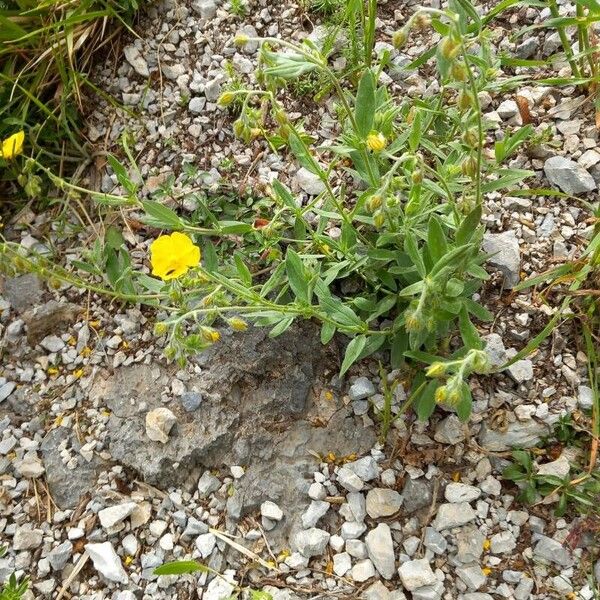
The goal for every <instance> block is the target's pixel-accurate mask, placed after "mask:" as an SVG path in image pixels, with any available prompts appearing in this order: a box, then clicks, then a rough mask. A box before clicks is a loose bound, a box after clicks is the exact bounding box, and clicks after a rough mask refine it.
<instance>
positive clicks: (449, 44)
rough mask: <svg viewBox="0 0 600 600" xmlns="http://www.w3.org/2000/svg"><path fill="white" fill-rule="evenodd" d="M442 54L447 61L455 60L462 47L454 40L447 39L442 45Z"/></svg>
mask: <svg viewBox="0 0 600 600" xmlns="http://www.w3.org/2000/svg"><path fill="white" fill-rule="evenodd" d="M440 52H441V54H442V56H443V57H444V58H445V59H446V60H453V59H455V58H456V56H457V55H458V53H459V52H460V45H459V44H457V43H456V42H455V41H454V40H453V39H451V38H449V37H445V38H444V39H443V40H442V42H441V44H440Z"/></svg>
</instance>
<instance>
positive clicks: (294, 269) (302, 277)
mask: <svg viewBox="0 0 600 600" xmlns="http://www.w3.org/2000/svg"><path fill="white" fill-rule="evenodd" d="M285 271H286V273H287V276H288V281H289V284H290V287H291V288H292V291H293V292H294V295H295V296H296V298H297V299H298V300H300V302H304V303H306V304H310V297H309V295H310V294H309V289H308V278H307V275H306V269H305V268H304V265H303V264H302V260H301V259H300V257H299V256H298V254H297V253H296V251H295V250H294V249H293V248H291V247H289V248H288V249H287V253H286V255H285Z"/></svg>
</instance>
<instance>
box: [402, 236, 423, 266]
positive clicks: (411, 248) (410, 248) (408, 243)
mask: <svg viewBox="0 0 600 600" xmlns="http://www.w3.org/2000/svg"><path fill="white" fill-rule="evenodd" d="M404 252H406V254H408V256H410V259H411V260H412V262H413V264H414V265H415V267H416V268H417V272H418V273H419V275H420V276H421V277H425V275H427V271H426V270H425V263H424V262H423V257H422V256H421V252H420V251H419V246H418V245H417V240H416V238H415V235H414V233H413V232H412V231H409V232H408V233H407V234H406V237H405V238H404Z"/></svg>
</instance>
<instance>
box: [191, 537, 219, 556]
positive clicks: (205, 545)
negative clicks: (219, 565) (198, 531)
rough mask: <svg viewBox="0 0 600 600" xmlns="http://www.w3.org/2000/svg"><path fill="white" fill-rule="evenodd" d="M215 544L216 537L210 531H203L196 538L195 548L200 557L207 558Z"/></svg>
mask: <svg viewBox="0 0 600 600" xmlns="http://www.w3.org/2000/svg"><path fill="white" fill-rule="evenodd" d="M216 545H217V538H216V537H215V536H214V535H213V534H212V533H203V534H202V535H199V536H198V537H197V538H196V548H197V549H198V552H200V555H201V556H202V558H208V557H209V556H210V555H211V554H212V551H213V550H214V549H215V546H216Z"/></svg>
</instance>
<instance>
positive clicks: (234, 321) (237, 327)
mask: <svg viewBox="0 0 600 600" xmlns="http://www.w3.org/2000/svg"><path fill="white" fill-rule="evenodd" d="M229 326H230V327H231V329H233V330H234V331H246V329H248V323H246V321H244V319H240V318H239V317H232V318H231V319H229Z"/></svg>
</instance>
